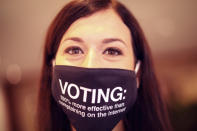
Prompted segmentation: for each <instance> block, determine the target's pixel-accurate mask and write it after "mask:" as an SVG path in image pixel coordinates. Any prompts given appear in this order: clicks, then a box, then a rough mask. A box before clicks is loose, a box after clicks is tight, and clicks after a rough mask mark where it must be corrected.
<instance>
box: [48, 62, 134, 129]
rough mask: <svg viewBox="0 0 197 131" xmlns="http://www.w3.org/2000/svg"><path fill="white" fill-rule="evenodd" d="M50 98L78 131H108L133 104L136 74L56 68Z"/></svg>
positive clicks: (128, 71) (97, 69) (61, 66)
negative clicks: (52, 98) (51, 97)
mask: <svg viewBox="0 0 197 131" xmlns="http://www.w3.org/2000/svg"><path fill="white" fill-rule="evenodd" d="M52 94H53V97H54V99H55V101H56V102H57V103H58V105H59V106H60V107H61V108H62V109H63V111H64V112H65V114H66V116H67V117H68V119H69V120H70V122H71V124H72V125H73V126H74V127H75V128H76V130H77V131H111V130H112V129H113V128H114V127H115V126H116V124H117V123H118V122H119V121H120V120H121V119H123V117H124V116H125V115H126V113H127V112H128V111H129V110H130V109H131V107H132V106H133V104H134V103H135V101H136V97H137V84H136V74H135V72H134V71H130V70H123V69H111V68H82V67H74V66H64V65H56V66H54V70H53V79H52ZM65 124H66V123H65Z"/></svg>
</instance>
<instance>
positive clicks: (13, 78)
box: [6, 64, 22, 84]
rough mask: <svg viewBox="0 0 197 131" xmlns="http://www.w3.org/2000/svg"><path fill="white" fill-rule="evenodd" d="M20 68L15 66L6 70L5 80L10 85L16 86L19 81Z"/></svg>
mask: <svg viewBox="0 0 197 131" xmlns="http://www.w3.org/2000/svg"><path fill="white" fill-rule="evenodd" d="M21 76H22V72H21V68H20V66H19V65H17V64H13V65H9V66H8V67H7V69H6V78H7V80H8V81H9V82H10V83H11V84H18V83H19V82H20V81H21Z"/></svg>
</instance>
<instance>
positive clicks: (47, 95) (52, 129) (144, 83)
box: [37, 0, 171, 131]
mask: <svg viewBox="0 0 197 131" xmlns="http://www.w3.org/2000/svg"><path fill="white" fill-rule="evenodd" d="M108 8H112V9H114V11H115V12H116V13H117V14H118V15H119V16H120V17H121V19H122V21H123V22H124V24H125V25H126V26H127V27H128V28H129V29H130V33H131V37H132V38H133V41H132V44H133V45H132V46H133V49H134V54H135V57H136V59H138V60H140V61H141V67H140V73H139V78H140V79H139V81H140V85H139V89H138V96H137V101H136V103H135V105H134V106H133V108H132V109H131V110H130V111H129V113H127V115H126V117H125V118H124V124H125V128H126V131H131V130H132V131H145V130H146V131H147V130H148V131H170V130H171V126H170V123H169V118H168V113H167V109H166V105H165V103H164V101H163V99H162V96H161V93H160V88H159V84H158V81H157V78H156V75H155V71H154V68H153V63H152V58H151V53H150V49H149V46H148V44H147V41H146V39H145V36H144V33H143V31H142V29H141V27H140V25H139V24H138V22H137V20H136V19H135V17H134V16H133V15H132V14H131V12H130V11H129V10H128V9H127V8H126V7H125V6H124V5H122V4H121V3H120V2H117V1H114V0H75V1H71V2H70V3H68V4H66V5H65V6H64V7H63V8H62V9H61V10H60V12H59V13H58V14H57V16H56V17H55V19H54V20H53V21H52V23H51V25H50V26H49V29H48V32H47V35H46V40H45V47H44V60H43V66H42V72H41V80H40V88H39V95H38V96H39V98H38V121H37V122H38V130H40V131H63V130H64V131H70V130H71V127H70V122H69V120H68V118H67V116H66V115H65V113H63V111H62V110H61V109H60V108H59V107H58V105H57V104H56V102H55V101H54V98H53V97H52V94H51V80H52V60H53V59H54V58H55V55H56V52H57V49H58V47H59V44H60V40H61V38H62V36H63V35H64V33H65V32H66V31H67V30H68V28H69V27H70V25H71V24H72V23H73V22H74V21H76V20H77V19H79V18H81V17H87V16H89V15H91V14H93V13H95V12H97V11H100V10H105V9H108Z"/></svg>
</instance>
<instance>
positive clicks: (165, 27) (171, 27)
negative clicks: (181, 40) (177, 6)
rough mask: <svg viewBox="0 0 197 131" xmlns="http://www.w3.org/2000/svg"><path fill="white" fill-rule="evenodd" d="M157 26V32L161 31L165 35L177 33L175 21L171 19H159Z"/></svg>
mask: <svg viewBox="0 0 197 131" xmlns="http://www.w3.org/2000/svg"><path fill="white" fill-rule="evenodd" d="M155 28H156V31H157V33H159V34H160V35H161V36H163V37H171V36H172V35H173V34H174V33H175V23H174V22H173V21H172V20H171V19H167V18H160V19H157V20H156V23H155Z"/></svg>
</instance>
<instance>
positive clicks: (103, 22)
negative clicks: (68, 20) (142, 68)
mask: <svg viewBox="0 0 197 131" xmlns="http://www.w3.org/2000/svg"><path fill="white" fill-rule="evenodd" d="M131 42H132V37H131V35H130V30H129V29H128V27H127V26H126V25H125V24H124V23H123V21H122V20H121V18H120V16H118V14H117V13H116V12H115V11H114V10H113V9H106V10H102V11H99V12H96V13H94V14H92V15H90V16H88V17H83V18H80V19H78V20H76V21H75V22H74V23H73V24H72V25H71V26H70V27H69V29H68V30H67V31H66V32H65V34H64V35H63V37H62V39H61V42H60V46H59V48H58V51H57V54H56V58H55V61H54V62H55V64H56V65H69V66H78V67H85V68H119V69H127V70H134V66H135V63H134V52H133V47H132V43H131ZM72 130H73V131H75V129H74V128H72ZM112 131H124V126H123V121H122V120H120V122H119V123H118V124H117V125H116V126H115V127H114V129H113V130H112Z"/></svg>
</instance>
